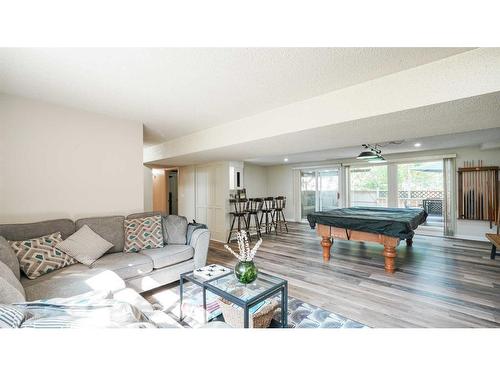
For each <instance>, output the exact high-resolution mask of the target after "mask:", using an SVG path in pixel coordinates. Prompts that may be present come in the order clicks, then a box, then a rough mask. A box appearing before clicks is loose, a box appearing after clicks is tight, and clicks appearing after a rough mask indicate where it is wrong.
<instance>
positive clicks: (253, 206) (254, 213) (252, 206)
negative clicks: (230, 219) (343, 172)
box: [246, 198, 264, 240]
mask: <svg viewBox="0 0 500 375" xmlns="http://www.w3.org/2000/svg"><path fill="white" fill-rule="evenodd" d="M263 204H264V200H263V199H262V198H250V199H249V200H248V203H247V209H246V212H247V225H248V226H247V233H248V239H249V240H250V238H251V233H252V229H254V230H255V231H256V233H257V236H258V237H259V238H261V237H262V235H261V233H260V221H259V212H260V211H261V210H262V206H263ZM252 218H253V221H254V224H255V226H253V227H252Z"/></svg>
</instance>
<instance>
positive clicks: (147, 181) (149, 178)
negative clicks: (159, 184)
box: [143, 166, 153, 211]
mask: <svg viewBox="0 0 500 375" xmlns="http://www.w3.org/2000/svg"><path fill="white" fill-rule="evenodd" d="M143 172H144V211H153V169H151V168H149V167H146V166H144V168H143Z"/></svg>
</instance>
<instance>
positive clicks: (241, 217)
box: [227, 199, 248, 243]
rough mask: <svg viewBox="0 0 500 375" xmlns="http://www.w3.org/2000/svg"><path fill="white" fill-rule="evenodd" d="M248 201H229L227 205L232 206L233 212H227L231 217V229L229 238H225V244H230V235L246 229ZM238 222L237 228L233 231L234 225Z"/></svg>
mask: <svg viewBox="0 0 500 375" xmlns="http://www.w3.org/2000/svg"><path fill="white" fill-rule="evenodd" d="M247 202H248V199H230V200H229V204H230V205H232V206H233V211H231V212H229V214H230V215H231V216H232V217H233V220H232V221H231V229H229V236H228V237H227V242H228V243H229V242H231V235H232V234H233V233H235V232H239V231H240V230H242V229H245V230H246V229H247V228H248V222H247V218H246V215H247V212H246V207H247ZM236 220H238V228H237V229H234V223H235V222H236Z"/></svg>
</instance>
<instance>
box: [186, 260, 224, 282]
mask: <svg viewBox="0 0 500 375" xmlns="http://www.w3.org/2000/svg"><path fill="white" fill-rule="evenodd" d="M228 273H231V269H230V268H227V267H224V266H221V265H219V264H209V265H208V266H205V267H201V268H196V269H195V270H194V271H193V274H194V276H196V277H199V278H202V279H204V280H211V279H213V278H216V277H218V276H222V275H226V274H228Z"/></svg>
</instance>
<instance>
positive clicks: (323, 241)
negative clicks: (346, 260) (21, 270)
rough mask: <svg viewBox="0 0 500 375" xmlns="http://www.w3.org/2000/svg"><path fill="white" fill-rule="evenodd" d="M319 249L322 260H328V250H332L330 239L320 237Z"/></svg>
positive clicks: (328, 237)
mask: <svg viewBox="0 0 500 375" xmlns="http://www.w3.org/2000/svg"><path fill="white" fill-rule="evenodd" d="M321 238H322V239H321V247H322V248H323V260H324V261H329V260H330V249H331V248H332V243H333V242H332V239H331V237H330V236H321Z"/></svg>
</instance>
